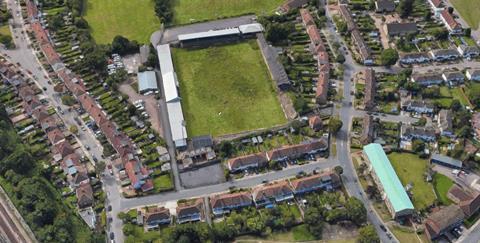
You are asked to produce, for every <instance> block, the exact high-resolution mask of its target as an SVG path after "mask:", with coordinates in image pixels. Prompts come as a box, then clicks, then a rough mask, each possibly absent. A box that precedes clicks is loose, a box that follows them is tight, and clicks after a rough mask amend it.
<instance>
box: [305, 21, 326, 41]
mask: <svg viewBox="0 0 480 243" xmlns="http://www.w3.org/2000/svg"><path fill="white" fill-rule="evenodd" d="M307 34H308V37H309V38H310V41H311V42H312V44H314V45H319V44H321V45H323V43H322V37H321V36H320V31H318V28H317V26H316V25H309V26H307Z"/></svg>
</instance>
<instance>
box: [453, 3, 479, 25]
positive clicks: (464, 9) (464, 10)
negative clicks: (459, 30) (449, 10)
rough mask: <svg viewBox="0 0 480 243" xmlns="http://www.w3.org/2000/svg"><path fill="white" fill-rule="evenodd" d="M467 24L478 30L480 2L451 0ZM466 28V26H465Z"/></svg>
mask: <svg viewBox="0 0 480 243" xmlns="http://www.w3.org/2000/svg"><path fill="white" fill-rule="evenodd" d="M450 2H451V3H452V5H453V7H454V8H455V10H457V11H458V12H459V13H460V15H462V18H463V19H464V20H465V21H466V22H467V24H468V25H469V26H470V27H471V28H472V29H474V30H476V29H478V25H479V22H480V14H478V13H479V12H480V4H479V2H478V0H450ZM464 27H465V28H466V26H464Z"/></svg>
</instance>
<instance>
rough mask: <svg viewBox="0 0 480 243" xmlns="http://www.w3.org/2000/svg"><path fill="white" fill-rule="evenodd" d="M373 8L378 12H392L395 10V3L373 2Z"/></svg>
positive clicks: (382, 0) (385, 0)
mask: <svg viewBox="0 0 480 243" xmlns="http://www.w3.org/2000/svg"><path fill="white" fill-rule="evenodd" d="M375 8H376V9H377V11H378V12H383V11H386V12H392V11H394V10H395V3H394V2H393V1H391V0H377V1H375Z"/></svg>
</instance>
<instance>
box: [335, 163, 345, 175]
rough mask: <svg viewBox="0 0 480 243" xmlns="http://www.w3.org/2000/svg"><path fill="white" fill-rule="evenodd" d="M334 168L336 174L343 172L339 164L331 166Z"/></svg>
mask: <svg viewBox="0 0 480 243" xmlns="http://www.w3.org/2000/svg"><path fill="white" fill-rule="evenodd" d="M333 169H334V170H335V173H337V175H341V174H343V167H342V166H340V165H337V166H335V168H333Z"/></svg>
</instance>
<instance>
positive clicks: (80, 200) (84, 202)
mask: <svg viewBox="0 0 480 243" xmlns="http://www.w3.org/2000/svg"><path fill="white" fill-rule="evenodd" d="M75 192H76V194H77V204H78V207H79V208H85V207H89V206H92V204H93V190H92V187H91V186H90V184H88V183H86V184H82V185H80V186H79V187H78V188H77V190H76V191H75Z"/></svg>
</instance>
